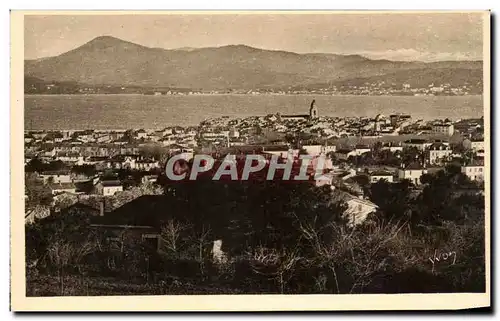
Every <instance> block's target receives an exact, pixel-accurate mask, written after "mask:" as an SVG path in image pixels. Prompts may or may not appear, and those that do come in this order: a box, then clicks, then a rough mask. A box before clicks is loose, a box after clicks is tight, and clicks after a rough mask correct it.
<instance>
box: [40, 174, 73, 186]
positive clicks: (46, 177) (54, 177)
mask: <svg viewBox="0 0 500 321" xmlns="http://www.w3.org/2000/svg"><path fill="white" fill-rule="evenodd" d="M40 177H41V178H42V179H43V181H44V183H47V182H49V181H51V183H57V184H58V183H71V182H72V179H71V174H70V173H69V172H67V171H51V172H43V173H41V174H40Z"/></svg>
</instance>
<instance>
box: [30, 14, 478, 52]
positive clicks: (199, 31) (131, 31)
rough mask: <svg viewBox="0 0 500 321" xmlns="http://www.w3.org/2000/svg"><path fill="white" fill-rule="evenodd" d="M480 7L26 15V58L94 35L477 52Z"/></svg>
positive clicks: (192, 43)
mask: <svg viewBox="0 0 500 321" xmlns="http://www.w3.org/2000/svg"><path fill="white" fill-rule="evenodd" d="M482 17H483V16H482V14H481V13H469V14H466V13H439V14H438V13H434V14H433V13H406V14H401V13H400V14H387V13H382V14H373V13H371V14H359V13H356V14H352V13H351V14H317V13H315V14H312V13H309V14H269V13H266V14H255V13H253V14H234V13H232V14H210V15H208V14H206V13H203V14H179V13H176V14H162V15H158V14H154V15H151V14H148V15H130V14H128V15H109V14H106V15H95V14H93V15H45V16H42V15H29V16H25V21H24V23H25V32H24V41H25V59H35V58H42V57H49V56H56V55H59V54H61V53H64V52H66V51H69V50H71V49H74V48H76V47H78V46H81V45H83V44H84V43H86V42H88V41H90V40H92V39H93V38H95V37H98V36H103V35H105V36H113V37H117V38H120V39H123V40H127V41H131V42H134V43H138V44H141V45H144V46H148V47H160V48H165V49H173V48H182V47H195V48H201V47H218V46H224V45H231V44H233V45H235V44H244V45H248V46H252V47H257V48H262V49H270V50H286V51H292V52H297V53H310V52H315V53H338V54H361V55H364V56H366V57H368V58H373V59H390V60H406V61H410V60H420V61H439V60H470V59H482V48H483V41H482V39H483V31H482V29H483V28H482Z"/></svg>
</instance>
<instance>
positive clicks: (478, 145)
mask: <svg viewBox="0 0 500 321" xmlns="http://www.w3.org/2000/svg"><path fill="white" fill-rule="evenodd" d="M462 144H463V146H464V148H466V149H471V150H473V151H474V152H478V151H480V150H482V151H484V140H483V139H464V141H463V142H462Z"/></svg>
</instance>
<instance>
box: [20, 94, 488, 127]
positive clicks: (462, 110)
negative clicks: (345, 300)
mask: <svg viewBox="0 0 500 321" xmlns="http://www.w3.org/2000/svg"><path fill="white" fill-rule="evenodd" d="M313 99H315V100H316V106H317V107H318V111H319V115H320V116H322V115H324V116H332V117H349V116H353V117H360V116H368V117H375V116H376V115H377V114H383V115H390V114H393V113H404V114H410V115H411V116H412V118H413V119H423V120H432V119H444V118H449V119H451V120H458V119H464V118H479V117H481V116H483V97H482V96H480V95H477V96H327V95H184V96H181V95H168V96H167V95H163V96H150V95H26V96H25V98H24V121H25V129H26V130H81V129H101V130H102V129H137V128H145V129H154V128H164V127H167V126H174V125H178V126H192V125H198V124H199V123H200V122H201V121H203V120H205V119H208V118H215V117H221V116H227V117H229V118H237V117H249V116H264V115H267V114H275V113H277V112H280V113H281V114H307V113H308V111H309V105H310V104H311V101H312V100H313Z"/></svg>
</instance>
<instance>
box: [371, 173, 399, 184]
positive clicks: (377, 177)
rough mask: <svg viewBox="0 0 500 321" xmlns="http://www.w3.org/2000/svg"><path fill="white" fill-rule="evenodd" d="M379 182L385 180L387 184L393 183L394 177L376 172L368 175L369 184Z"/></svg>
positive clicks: (390, 174)
mask: <svg viewBox="0 0 500 321" xmlns="http://www.w3.org/2000/svg"><path fill="white" fill-rule="evenodd" d="M380 180H386V181H387V182H389V183H392V182H394V175H392V173H389V172H385V171H376V172H372V173H370V183H376V182H378V181H380Z"/></svg>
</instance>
